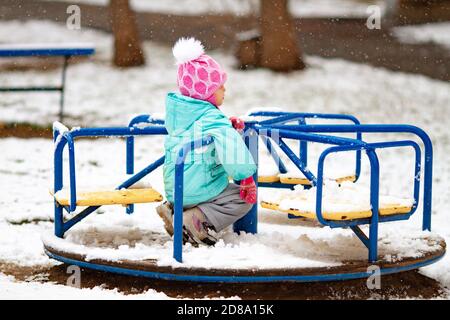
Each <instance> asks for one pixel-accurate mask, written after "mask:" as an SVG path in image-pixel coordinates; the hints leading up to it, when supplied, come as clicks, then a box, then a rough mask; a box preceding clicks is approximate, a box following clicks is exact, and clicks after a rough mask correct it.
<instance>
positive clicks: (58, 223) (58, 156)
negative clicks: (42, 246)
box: [53, 130, 67, 238]
mask: <svg viewBox="0 0 450 320" xmlns="http://www.w3.org/2000/svg"><path fill="white" fill-rule="evenodd" d="M53 135H54V136H53V139H54V141H55V150H54V156H53V164H54V169H53V170H54V181H53V192H54V193H56V192H58V191H59V190H61V189H62V188H63V151H64V146H65V145H66V143H67V140H66V139H65V138H64V137H63V136H61V138H60V132H59V131H58V130H54V131H53ZM53 202H54V209H55V213H54V221H55V230H54V231H55V236H57V237H59V238H62V237H63V236H64V218H63V208H62V207H61V206H60V205H59V204H58V202H57V201H56V199H54V200H53Z"/></svg>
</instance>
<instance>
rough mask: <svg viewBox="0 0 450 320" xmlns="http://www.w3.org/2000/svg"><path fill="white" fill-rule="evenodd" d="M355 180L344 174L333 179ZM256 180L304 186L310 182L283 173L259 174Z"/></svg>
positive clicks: (337, 180) (340, 181) (339, 180)
mask: <svg viewBox="0 0 450 320" xmlns="http://www.w3.org/2000/svg"><path fill="white" fill-rule="evenodd" d="M355 180H356V177H355V176H346V177H342V178H337V179H334V181H336V182H337V183H342V182H344V181H350V182H354V181H355ZM258 182H262V183H273V182H281V183H284V184H292V185H297V184H301V185H304V186H309V185H311V182H310V181H309V180H308V179H306V178H294V177H287V176H284V175H279V176H278V175H272V176H259V177H258Z"/></svg>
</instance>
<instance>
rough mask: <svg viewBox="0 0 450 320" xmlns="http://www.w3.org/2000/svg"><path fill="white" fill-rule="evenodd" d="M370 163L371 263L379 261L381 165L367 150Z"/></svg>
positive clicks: (373, 154)
mask: <svg viewBox="0 0 450 320" xmlns="http://www.w3.org/2000/svg"><path fill="white" fill-rule="evenodd" d="M366 153H367V156H368V157H369V161H370V167H371V170H370V204H371V207H372V218H371V221H370V226H369V262H371V263H373V262H376V261H377V257H378V222H379V196H380V164H379V162H378V157H377V154H376V153H375V150H373V149H368V150H366Z"/></svg>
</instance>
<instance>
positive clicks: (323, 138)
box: [54, 112, 433, 262]
mask: <svg viewBox="0 0 450 320" xmlns="http://www.w3.org/2000/svg"><path fill="white" fill-rule="evenodd" d="M252 115H255V116H258V115H261V116H271V117H277V118H272V119H268V120H264V121H259V122H249V123H247V126H246V129H245V132H244V140H245V142H246V144H247V146H248V147H249V149H250V152H251V154H252V156H253V157H254V160H255V162H256V163H258V138H261V140H262V141H263V142H264V144H265V146H266V147H267V149H268V150H269V152H270V153H271V154H272V157H273V158H274V160H276V159H277V158H278V159H279V156H278V154H277V153H276V151H275V150H274V148H273V144H272V143H273V142H275V143H276V144H277V145H278V146H279V148H280V149H281V150H282V151H283V152H284V153H285V154H286V155H287V156H288V158H289V159H290V160H291V161H292V162H293V163H294V164H295V165H296V166H297V167H298V168H299V169H300V170H301V171H302V172H303V173H304V174H305V176H306V177H307V178H308V179H309V180H310V181H311V184H312V185H313V186H316V187H317V190H316V216H317V220H318V221H319V222H320V223H321V224H323V225H326V226H329V227H331V228H339V227H349V228H351V229H352V230H353V231H354V232H355V234H356V235H357V237H358V238H359V239H360V240H361V241H362V242H363V243H364V245H365V246H367V248H368V249H369V261H371V262H374V261H376V258H377V237H378V224H379V223H380V222H388V221H397V220H406V219H409V217H410V216H411V215H412V214H413V213H414V212H415V211H416V209H417V206H418V203H419V197H420V171H421V149H420V147H419V145H418V144H417V143H416V142H414V141H411V140H402V141H388V142H376V143H367V142H364V141H362V140H361V137H362V133H391V132H395V133H411V134H414V135H416V136H418V137H419V138H420V139H421V140H422V142H423V144H424V149H425V150H424V151H425V152H424V154H425V157H424V158H425V161H424V162H425V164H424V172H425V173H424V195H423V197H424V206H423V226H422V227H423V229H424V230H430V228H431V194H432V190H431V187H432V185H431V184H432V161H433V148H432V143H431V139H430V138H429V137H428V135H427V134H426V133H425V132H424V131H423V130H422V129H420V128H417V127H415V126H410V125H361V124H359V121H358V120H357V119H356V118H354V117H353V116H347V115H328V114H305V113H288V114H286V113H282V112H260V113H254V114H252ZM306 118H327V119H342V120H350V121H353V122H354V123H355V124H353V125H334V124H332V125H311V124H305V123H306V122H305V119H306ZM292 121H294V122H296V123H297V122H298V123H300V124H286V123H287V122H292ZM140 123H148V124H149V126H138V124H140ZM163 124H164V121H163V120H159V119H153V118H152V117H151V116H150V115H141V116H138V117H135V118H134V119H132V120H131V122H130V124H129V126H128V127H112V128H83V129H78V130H72V131H64V132H60V131H59V129H58V128H59V127H55V128H54V141H55V145H56V146H55V151H54V168H55V173H54V174H55V181H54V191H55V193H56V192H57V191H59V190H61V189H62V187H63V158H62V154H63V151H64V148H65V146H66V145H67V146H68V149H69V177H70V181H69V185H70V201H69V206H67V207H63V206H60V205H59V204H58V203H57V202H56V201H55V234H56V235H57V236H59V237H62V236H63V235H64V232H66V231H67V230H69V229H70V228H71V227H72V226H73V225H75V224H76V223H78V222H79V221H81V220H82V219H84V218H85V217H86V216H88V215H89V214H90V213H92V212H94V211H95V210H97V209H98V208H99V206H91V207H88V208H86V209H85V210H83V211H82V212H80V213H79V214H77V215H76V216H75V217H73V218H72V219H70V220H69V221H67V222H64V220H63V215H62V213H63V210H64V209H65V210H67V211H68V212H74V211H75V209H76V200H77V199H76V194H77V193H76V176H75V144H74V140H75V138H78V137H102V136H118V137H125V138H126V148H127V149H126V150H127V173H128V174H134V137H135V136H138V135H159V134H161V135H165V134H167V131H166V129H165V128H164V126H162V125H163ZM324 133H356V139H353V138H345V137H337V136H332V135H326V134H324ZM273 137H277V138H276V139H273ZM283 139H292V140H298V141H299V142H300V149H302V145H304V146H305V145H307V144H308V142H317V143H321V144H327V145H332V146H331V147H329V148H327V149H325V150H324V151H322V153H321V154H320V156H319V158H318V171H317V175H316V176H315V175H314V174H312V173H311V172H310V171H309V170H308V168H307V160H306V155H307V151H305V150H306V149H303V155H302V152H300V154H299V156H297V155H296V154H295V153H294V152H293V151H292V150H291V149H290V148H289V147H288V146H287V145H286V143H285V142H284V140H283ZM213 142H214V140H213V138H212V137H205V138H203V139H199V140H195V141H192V142H189V143H187V144H185V145H184V146H183V147H182V148H181V149H180V151H179V154H178V157H177V160H176V164H175V186H174V199H175V203H174V242H173V256H174V258H175V259H176V260H177V261H179V262H182V246H183V242H182V240H183V239H182V238H183V229H182V228H183V178H184V176H183V173H184V162H185V159H186V156H187V155H188V154H189V152H191V151H192V150H194V149H196V148H200V147H203V146H205V145H209V144H211V143H213ZM397 147H411V148H413V149H414V151H415V166H414V205H413V207H412V209H411V211H410V212H409V213H407V214H398V215H389V216H380V215H379V210H378V208H379V184H380V181H379V175H380V173H379V163H378V157H377V154H376V150H377V149H384V148H397ZM347 151H355V152H356V153H357V166H356V169H355V171H356V173H357V174H358V176H359V173H360V162H361V153H362V152H363V151H365V153H366V155H367V157H368V159H369V163H370V176H371V178H370V204H371V208H372V215H371V217H370V218H364V219H354V220H348V221H331V220H327V219H325V218H324V217H323V212H322V201H323V199H322V195H323V180H324V177H323V172H324V163H325V160H326V158H327V156H328V155H330V154H331V153H337V152H347ZM358 155H359V156H358ZM163 162H164V157H161V158H159V159H157V160H156V161H155V162H153V163H152V164H150V165H149V166H147V167H146V168H144V169H142V170H141V171H140V172H138V173H136V174H134V175H133V176H132V177H130V178H129V179H127V180H126V181H124V182H123V183H122V184H121V185H119V186H118V187H117V189H121V188H128V187H129V186H131V185H132V184H134V183H136V182H137V181H139V180H140V179H142V178H143V177H145V176H146V175H147V174H149V173H150V172H152V171H154V170H155V169H156V168H158V167H159V166H161V165H162V164H163ZM279 169H280V172H283V171H286V167H285V166H284V164H283V163H282V162H281V161H280V162H279ZM255 182H256V184H257V185H258V182H257V172H256V173H255ZM273 186H274V187H278V186H277V185H276V184H273ZM127 209H128V210H129V211H132V206H130V207H128V208H127ZM363 224H369V225H370V226H369V236H366V235H365V234H364V232H363V231H362V230H361V229H360V228H359V225H363ZM234 230H235V231H236V232H239V231H246V232H252V233H256V232H257V205H254V206H253V208H252V209H251V210H250V212H249V213H248V214H247V215H246V216H245V217H244V218H242V219H241V220H240V221H238V222H236V223H235V225H234Z"/></svg>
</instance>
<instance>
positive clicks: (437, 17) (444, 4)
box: [398, 0, 450, 24]
mask: <svg viewBox="0 0 450 320" xmlns="http://www.w3.org/2000/svg"><path fill="white" fill-rule="evenodd" d="M449 19H450V0H399V10H398V23H400V24H415V23H427V22H442V21H448V20H449Z"/></svg>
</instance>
